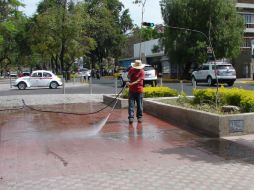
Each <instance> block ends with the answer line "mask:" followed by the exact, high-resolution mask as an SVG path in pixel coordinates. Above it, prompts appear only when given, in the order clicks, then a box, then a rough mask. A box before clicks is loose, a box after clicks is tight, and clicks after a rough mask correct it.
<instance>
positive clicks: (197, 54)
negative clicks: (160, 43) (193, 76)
mask: <svg viewBox="0 0 254 190" xmlns="http://www.w3.org/2000/svg"><path fill="white" fill-rule="evenodd" d="M160 3H161V9H162V15H163V19H164V22H165V37H164V45H165V51H166V53H167V54H168V55H169V57H170V59H171V61H172V62H174V63H178V64H180V67H181V68H182V70H184V71H185V72H184V74H185V76H186V75H187V71H188V70H189V68H190V65H191V64H192V63H202V62H204V61H205V60H206V59H207V47H208V46H210V45H209V40H208V39H210V41H211V43H212V45H213V49H214V52H215V55H216V56H217V58H224V57H226V58H234V57H236V56H237V55H238V54H239V52H240V45H241V42H242V37H243V32H244V24H243V19H242V17H241V16H240V15H239V14H238V13H237V12H236V8H235V1H234V0H161V1H160ZM171 26H173V27H181V28H188V29H192V30H197V32H194V31H190V30H179V29H176V28H172V27H171Z"/></svg>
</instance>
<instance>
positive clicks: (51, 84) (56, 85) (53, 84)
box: [49, 81, 58, 89]
mask: <svg viewBox="0 0 254 190" xmlns="http://www.w3.org/2000/svg"><path fill="white" fill-rule="evenodd" d="M57 87H58V83H57V82H55V81H53V82H51V83H50V85H49V88H52V89H56V88H57Z"/></svg>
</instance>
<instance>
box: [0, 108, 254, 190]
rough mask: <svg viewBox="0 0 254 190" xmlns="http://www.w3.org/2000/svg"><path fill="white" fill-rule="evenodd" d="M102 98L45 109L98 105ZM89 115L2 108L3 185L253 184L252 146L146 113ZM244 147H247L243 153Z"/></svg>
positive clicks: (170, 186) (146, 186) (0, 151)
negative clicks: (134, 118)
mask: <svg viewBox="0 0 254 190" xmlns="http://www.w3.org/2000/svg"><path fill="white" fill-rule="evenodd" d="M102 106H103V105H98V104H92V103H91V104H73V105H62V106H50V107H49V106H48V107H45V108H44V109H51V110H66V111H76V112H84V111H88V112H89V111H92V110H96V109H98V108H101V107H102ZM107 114H108V112H107V111H105V112H103V113H100V114H95V115H87V116H77V115H65V114H53V113H38V112H31V111H28V110H26V111H21V112H11V113H0V190H6V189H15V190H16V189H17V190H21V189H22V190H23V189H27V190H35V189H38V190H42V189H54V190H60V189H66V190H69V189H82V190H83V189H179V190H180V189H181V190H182V189H195V190H196V189H244V190H246V189H251V188H252V187H253V185H254V183H253V180H252V179H253V177H254V166H253V165H252V160H253V150H252V149H250V148H245V147H244V146H241V145H239V144H238V143H237V142H233V141H230V140H225V139H224V140H223V139H219V140H218V139H210V138H207V137H203V136H200V135H198V134H195V133H192V132H189V131H187V130H183V129H180V128H177V127H176V126H174V125H171V124H169V123H166V122H164V121H161V120H158V119H157V118H155V117H152V116H150V115H147V114H144V122H143V123H142V124H138V123H137V122H134V124H133V125H132V126H129V124H128V120H127V110H115V111H114V112H113V113H112V115H111V117H110V118H109V120H108V122H107V123H106V125H105V126H104V128H103V129H102V130H101V131H100V132H99V133H98V134H96V135H94V133H95V132H96V131H97V130H98V128H96V127H93V125H94V124H96V122H98V120H100V119H102V118H104V117H105V116H106V115H107ZM239 151H240V153H239Z"/></svg>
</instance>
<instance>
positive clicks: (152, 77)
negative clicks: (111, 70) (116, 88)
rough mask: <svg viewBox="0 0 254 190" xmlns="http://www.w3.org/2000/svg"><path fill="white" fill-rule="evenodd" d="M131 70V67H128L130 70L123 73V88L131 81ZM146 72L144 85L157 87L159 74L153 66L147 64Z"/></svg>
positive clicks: (121, 78)
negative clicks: (129, 73) (129, 75)
mask: <svg viewBox="0 0 254 190" xmlns="http://www.w3.org/2000/svg"><path fill="white" fill-rule="evenodd" d="M130 68H131V66H130V67H128V69H126V70H124V71H122V72H121V76H120V81H121V86H122V87H124V86H125V84H126V82H128V81H129V78H128V72H129V70H130ZM144 71H145V80H144V85H146V84H150V85H151V86H156V85H157V74H156V71H155V69H154V68H153V66H151V65H148V64H145V67H144Z"/></svg>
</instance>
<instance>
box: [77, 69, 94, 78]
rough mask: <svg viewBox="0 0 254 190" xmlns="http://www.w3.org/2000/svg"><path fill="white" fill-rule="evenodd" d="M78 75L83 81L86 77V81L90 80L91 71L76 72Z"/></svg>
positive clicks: (81, 70)
mask: <svg viewBox="0 0 254 190" xmlns="http://www.w3.org/2000/svg"><path fill="white" fill-rule="evenodd" d="M78 75H79V76H80V77H83V78H84V79H86V77H88V79H90V77H91V70H90V69H87V68H82V69H80V70H79V71H78Z"/></svg>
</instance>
